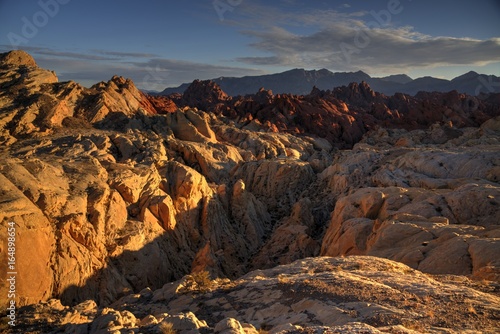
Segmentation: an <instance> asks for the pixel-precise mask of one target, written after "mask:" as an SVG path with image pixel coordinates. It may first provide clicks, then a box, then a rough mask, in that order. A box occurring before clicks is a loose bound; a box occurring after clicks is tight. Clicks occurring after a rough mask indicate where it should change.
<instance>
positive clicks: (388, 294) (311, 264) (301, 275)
mask: <svg viewBox="0 0 500 334" xmlns="http://www.w3.org/2000/svg"><path fill="white" fill-rule="evenodd" d="M189 280H190V278H189V277H185V278H183V279H182V280H180V281H176V282H173V283H169V284H166V285H165V286H163V287H162V288H161V289H158V290H156V291H151V290H149V289H146V290H143V291H140V292H139V293H137V294H131V295H128V296H125V297H123V298H121V299H120V300H118V301H117V302H115V303H114V304H112V305H111V306H109V307H107V308H98V307H97V306H96V305H95V303H92V302H84V303H81V304H79V305H76V306H74V307H67V306H62V305H61V303H60V302H59V301H58V300H50V301H48V302H46V303H43V304H39V305H37V306H35V307H27V308H25V309H23V311H22V314H21V317H22V322H23V327H22V329H24V330H27V331H29V330H32V329H36V330H44V333H48V332H54V331H56V330H59V331H60V332H62V333H101V332H103V333H104V332H112V331H121V332H123V331H129V332H134V333H136V332H140V333H162V331H161V330H162V328H165V327H168V328H171V329H172V330H175V331H177V332H178V333H192V332H193V331H194V332H204V333H257V331H258V330H260V331H269V332H270V333H310V332H311V331H312V332H333V333H443V332H446V333H463V332H464V331H468V332H471V333H494V332H495V331H496V330H498V328H499V327H498V326H499V324H500V322H499V321H500V320H499V319H498V316H499V314H500V297H499V296H498V291H497V292H496V293H492V290H494V289H495V286H494V285H489V284H478V283H474V282H473V281H470V280H469V279H467V278H465V277H463V276H454V275H446V276H436V277H433V276H431V275H426V274H423V273H422V272H420V271H417V270H414V269H411V268H410V267H408V266H406V265H404V264H402V263H399V262H394V261H390V260H386V259H381V258H377V257H369V256H350V257H337V258H329V257H316V258H307V259H302V260H298V261H295V262H293V263H292V264H288V265H284V266H278V267H276V268H273V269H267V270H256V271H253V272H250V273H248V274H247V275H245V276H243V277H241V278H239V279H238V280H235V281H230V280H227V279H226V280H221V279H218V280H214V281H211V282H205V283H204V285H202V286H197V287H195V288H192V289H186V286H188V282H189ZM496 288H498V286H497V287H496Z"/></svg>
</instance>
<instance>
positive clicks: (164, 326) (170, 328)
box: [158, 322, 177, 334]
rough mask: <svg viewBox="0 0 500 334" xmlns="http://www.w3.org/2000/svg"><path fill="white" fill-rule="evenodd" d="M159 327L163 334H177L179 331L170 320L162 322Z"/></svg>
mask: <svg viewBox="0 0 500 334" xmlns="http://www.w3.org/2000/svg"><path fill="white" fill-rule="evenodd" d="M158 328H159V329H160V333H161V334H177V331H176V330H175V329H174V324H172V323H170V322H162V323H161V324H160V325H159V326H158Z"/></svg>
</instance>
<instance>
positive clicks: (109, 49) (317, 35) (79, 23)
mask: <svg viewBox="0 0 500 334" xmlns="http://www.w3.org/2000/svg"><path fill="white" fill-rule="evenodd" d="M14 48H18V49H23V50H26V51H28V52H30V53H31V54H32V55H33V56H34V57H35V60H36V61H37V63H38V64H39V65H40V66H42V67H44V68H48V69H51V70H55V71H56V73H57V74H58V76H59V79H60V80H61V81H63V80H75V81H78V82H80V83H82V84H83V85H86V86H89V85H91V84H93V83H96V82H98V81H101V80H108V79H109V78H111V76H113V75H114V74H118V75H122V76H125V77H130V78H132V79H133V80H134V81H135V82H136V84H137V85H138V86H139V87H140V88H144V89H154V90H161V89H163V88H165V87H168V86H175V85H178V84H180V83H183V82H191V81H192V80H194V79H197V78H199V79H209V78H215V77H219V76H244V75H259V74H267V73H275V72H280V71H284V70H288V69H292V68H306V69H321V68H327V69H329V70H331V71H334V72H335V71H357V70H363V71H365V72H367V73H368V74H370V75H372V76H385V75H390V74H397V73H404V74H408V75H410V76H411V77H413V78H417V77H421V76H426V75H431V76H435V77H441V78H447V79H451V78H453V77H456V76H458V75H461V74H463V73H465V72H467V71H469V70H475V71H477V72H480V73H486V74H495V75H497V76H499V75H500V1H499V0H482V1H481V0H478V1H452V0H433V1H427V0H413V1H412V0H372V1H362V0H356V1H346V0H343V1H314V0H309V1H308V0H277V1H260V0H258V1H250V0H183V1H167V0H144V1H127V0H99V1H97V0H85V1H84V0H0V52H4V51H7V50H10V49H14Z"/></svg>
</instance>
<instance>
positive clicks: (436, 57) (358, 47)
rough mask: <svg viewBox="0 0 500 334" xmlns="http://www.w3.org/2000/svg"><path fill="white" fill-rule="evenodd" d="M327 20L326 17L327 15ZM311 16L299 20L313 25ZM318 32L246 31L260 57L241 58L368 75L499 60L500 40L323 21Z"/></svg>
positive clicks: (278, 28) (249, 61)
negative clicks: (358, 72) (374, 72)
mask: <svg viewBox="0 0 500 334" xmlns="http://www.w3.org/2000/svg"><path fill="white" fill-rule="evenodd" d="M327 15H328V14H327ZM312 19H313V16H311V17H308V15H305V16H303V17H301V20H302V21H303V22H309V20H312ZM316 19H317V21H316V24H317V25H318V26H320V28H319V29H317V30H316V32H313V33H310V34H307V35H299V34H295V33H292V32H291V31H290V30H289V29H287V28H286V27H284V26H273V27H272V28H269V29H266V30H245V31H244V32H243V33H244V34H245V35H247V36H251V37H253V38H255V39H256V42H253V43H252V44H251V45H250V46H251V47H253V48H255V49H257V50H259V51H263V52H264V53H265V55H263V56H261V57H258V56H257V57H255V56H253V57H240V58H238V61H241V62H243V63H246V64H253V65H264V64H267V65H273V66H277V65H279V66H288V67H308V68H311V67H313V68H320V67H325V68H329V69H333V70H357V69H363V70H367V71H369V72H370V71H372V72H373V71H380V70H391V69H394V67H398V68H400V69H401V68H405V69H407V68H408V67H410V68H419V67H431V66H440V65H484V64H487V63H493V62H498V61H500V38H492V39H488V40H478V39H470V38H453V37H446V36H443V37H432V36H428V35H424V34H421V33H419V32H416V31H414V30H413V29H412V28H411V27H399V28H397V27H393V26H390V25H388V26H386V27H375V28H373V26H370V25H369V24H367V23H366V22H365V21H363V20H360V19H354V18H345V17H344V18H343V20H341V21H334V22H333V23H332V21H331V20H328V22H319V21H320V20H319V19H318V18H316Z"/></svg>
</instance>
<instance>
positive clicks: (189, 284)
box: [182, 270, 214, 293]
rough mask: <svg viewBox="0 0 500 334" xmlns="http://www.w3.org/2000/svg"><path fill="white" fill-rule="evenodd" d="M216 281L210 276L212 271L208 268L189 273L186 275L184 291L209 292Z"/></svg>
mask: <svg viewBox="0 0 500 334" xmlns="http://www.w3.org/2000/svg"><path fill="white" fill-rule="evenodd" d="M213 286H214V282H213V281H212V280H211V278H210V273H209V272H208V271H206V270H204V271H199V272H197V273H193V274H191V275H187V276H186V277H185V283H184V288H183V289H182V290H183V291H184V292H201V293H205V292H209V291H211V290H212V288H213Z"/></svg>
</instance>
